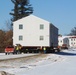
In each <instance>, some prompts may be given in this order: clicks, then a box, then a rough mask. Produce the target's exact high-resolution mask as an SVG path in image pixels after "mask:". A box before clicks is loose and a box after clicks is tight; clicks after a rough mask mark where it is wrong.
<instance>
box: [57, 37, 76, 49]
mask: <svg viewBox="0 0 76 75" xmlns="http://www.w3.org/2000/svg"><path fill="white" fill-rule="evenodd" d="M58 45H59V46H61V47H62V46H63V45H66V46H67V47H69V48H76V36H59V37H58Z"/></svg>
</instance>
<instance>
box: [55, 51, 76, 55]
mask: <svg viewBox="0 0 76 75" xmlns="http://www.w3.org/2000/svg"><path fill="white" fill-rule="evenodd" d="M55 54H58V55H67V56H76V53H69V52H57V53H55Z"/></svg>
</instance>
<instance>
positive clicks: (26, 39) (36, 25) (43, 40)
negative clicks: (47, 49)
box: [13, 15, 58, 47]
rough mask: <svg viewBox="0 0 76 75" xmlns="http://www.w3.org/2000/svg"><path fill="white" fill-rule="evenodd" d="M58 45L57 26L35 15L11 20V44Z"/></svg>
mask: <svg viewBox="0 0 76 75" xmlns="http://www.w3.org/2000/svg"><path fill="white" fill-rule="evenodd" d="M16 44H21V45H22V46H29V47H30V46H32V47H35V46H36V47H37V46H51V45H52V44H53V45H54V46H57V45H58V28H57V27H55V26H54V25H53V24H52V23H50V22H48V21H46V20H44V19H41V18H39V17H37V16H34V15H30V16H27V17H24V18H22V19H19V20H17V21H15V22H13V45H16Z"/></svg>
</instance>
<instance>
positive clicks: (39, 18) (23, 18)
mask: <svg viewBox="0 0 76 75" xmlns="http://www.w3.org/2000/svg"><path fill="white" fill-rule="evenodd" d="M30 17H33V18H38V19H40V20H43V21H46V22H48V23H50V22H49V21H47V20H44V19H42V18H40V17H37V16H35V15H29V16H26V17H23V18H21V19H18V20H17V21H19V20H22V19H25V18H30ZM17 21H14V22H17ZM14 22H13V23H14Z"/></svg>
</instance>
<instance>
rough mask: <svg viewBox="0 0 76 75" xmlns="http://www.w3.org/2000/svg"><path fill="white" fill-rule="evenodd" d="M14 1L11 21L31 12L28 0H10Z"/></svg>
mask: <svg viewBox="0 0 76 75" xmlns="http://www.w3.org/2000/svg"><path fill="white" fill-rule="evenodd" d="M11 1H12V2H13V3H14V9H13V11H14V13H10V14H11V15H13V18H12V21H16V20H18V19H20V18H22V17H26V16H28V15H30V14H32V13H33V8H32V7H31V5H30V4H29V0H11Z"/></svg>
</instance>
